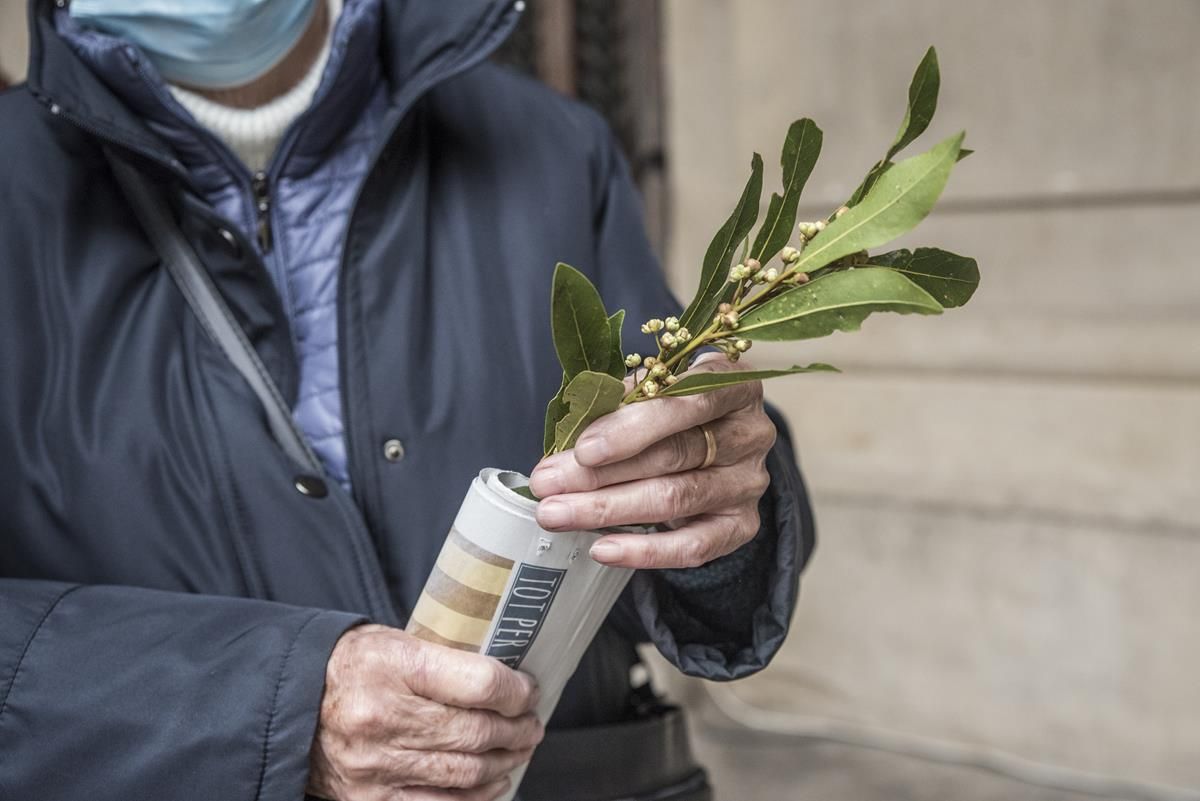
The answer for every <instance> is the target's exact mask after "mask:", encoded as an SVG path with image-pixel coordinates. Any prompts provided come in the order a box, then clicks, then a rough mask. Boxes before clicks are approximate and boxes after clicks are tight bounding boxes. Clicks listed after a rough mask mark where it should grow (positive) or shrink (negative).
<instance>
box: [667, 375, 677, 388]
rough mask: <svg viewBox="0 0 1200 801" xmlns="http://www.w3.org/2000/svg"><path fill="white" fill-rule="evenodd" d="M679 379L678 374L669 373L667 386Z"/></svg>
mask: <svg viewBox="0 0 1200 801" xmlns="http://www.w3.org/2000/svg"><path fill="white" fill-rule="evenodd" d="M678 380H679V376H677V375H670V374H668V375H667V378H666V384H667V386H668V387H669V386H671V385H672V384H674V383H675V382H676V381H678Z"/></svg>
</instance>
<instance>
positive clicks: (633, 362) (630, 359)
mask: <svg viewBox="0 0 1200 801" xmlns="http://www.w3.org/2000/svg"><path fill="white" fill-rule="evenodd" d="M641 363H642V354H640V353H631V354H629V355H628V356H626V357H625V366H626V367H628V368H630V369H633V368H634V367H637V366H638V365H639V364H641Z"/></svg>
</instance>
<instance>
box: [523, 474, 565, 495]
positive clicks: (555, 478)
mask: <svg viewBox="0 0 1200 801" xmlns="http://www.w3.org/2000/svg"><path fill="white" fill-rule="evenodd" d="M562 484H563V481H562V471H561V470H559V469H558V468H557V467H540V468H538V469H536V470H534V471H533V473H531V474H530V476H529V488H530V489H531V490H533V494H534V495H536V496H538V497H539V498H548V497H550V496H551V495H557V494H558V493H560V492H562Z"/></svg>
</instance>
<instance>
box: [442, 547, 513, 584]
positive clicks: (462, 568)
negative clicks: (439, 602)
mask: <svg viewBox="0 0 1200 801" xmlns="http://www.w3.org/2000/svg"><path fill="white" fill-rule="evenodd" d="M437 566H438V568H440V569H441V571H442V572H443V573H445V574H446V575H447V576H449V577H450V578H452V579H454V580H455V581H457V582H458V583H459V584H464V585H466V586H468V587H470V588H471V589H473V590H478V591H479V592H486V593H487V594H488V595H503V594H504V588H505V586H507V585H508V576H509V574H510V573H511V572H512V563H511V562H510V563H509V566H508V567H500V566H498V565H493V564H488V563H487V562H484V561H481V560H480V559H478V558H476V557H475V556H474V555H473V554H470V553H468V552H467V551H465V550H463V549H462V547H461V546H460V545H459V543H458V540H455V539H453V538H451V539H448V540H446V544H445V545H443V546H442V552H441V553H440V554H438V560H437Z"/></svg>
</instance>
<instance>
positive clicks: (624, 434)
mask: <svg viewBox="0 0 1200 801" xmlns="http://www.w3.org/2000/svg"><path fill="white" fill-rule="evenodd" d="M722 369H725V368H724V367H723V366H721V363H720V362H719V361H711V362H705V363H704V364H702V365H699V366H698V367H695V368H693V370H694V371H697V372H715V371H718V370H722ZM761 402H762V384H761V382H756V381H752V382H747V383H745V384H735V385H733V386H731V387H725V388H723V389H718V390H713V391H712V392H705V393H703V394H700V395H689V396H686V397H682V398H669V397H662V398H656V399H654V400H653V401H650V402H645V403H631V404H628V405H626V406H622V407H621V408H619V409H617V410H616V411H615V412H613V413H611V414H607V415H605V416H604V417H601V418H600V419H598V420H596V421H595V422H594V423H592V424H591V425H590V426H588V427H587V429H586V430H584V432H583V435H582V436H580V438H579V441H578V442H576V443H575V458H576V460H578V461H579V463H580V464H584V465H588V466H591V467H597V466H599V465H602V464H612V463H613V462H618V461H620V460H622V459H628V458H629V457H631V456H634V455H635V454H638V453H641V452H642V451H644V450H646V448H648V447H650V445H652V444H653V443H655V442H657V441H658V440H660V439H663V438H664V437H667V436H670V435H671V434H677V433H679V432H680V431H685V430H687V429H689V428H693V427H695V426H698V425H700V424H701V423H707V422H709V421H710V420H716V419H717V418H719V417H724V416H725V415H727V414H729V413H730V412H732V411H735V410H737V409H741V408H744V407H747V406H754V405H757V404H759V403H761Z"/></svg>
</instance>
